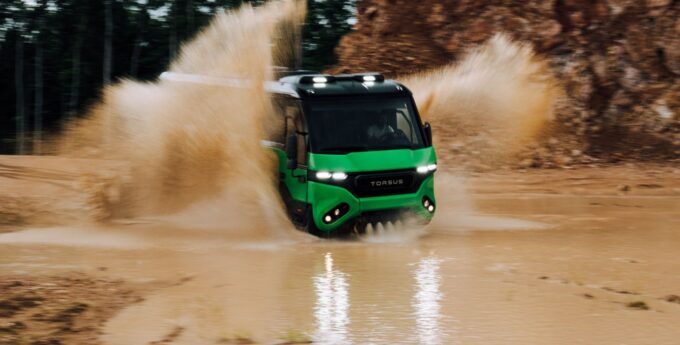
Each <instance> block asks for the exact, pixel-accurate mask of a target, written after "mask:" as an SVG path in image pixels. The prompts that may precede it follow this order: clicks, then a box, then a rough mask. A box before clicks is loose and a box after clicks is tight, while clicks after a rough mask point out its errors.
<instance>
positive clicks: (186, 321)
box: [0, 172, 680, 344]
mask: <svg viewBox="0 0 680 345" xmlns="http://www.w3.org/2000/svg"><path fill="white" fill-rule="evenodd" d="M579 175H580V176H581V178H580V179H579V178H575V176H579ZM565 176H569V178H566V179H556V178H555V177H550V176H547V177H546V176H543V175H540V174H536V175H533V176H531V175H530V176H525V175H520V174H517V173H513V174H509V175H504V176H497V177H494V178H489V177H486V176H481V177H472V178H468V179H467V180H464V181H462V180H460V179H459V178H458V177H450V176H449V177H446V176H444V175H442V176H441V178H440V179H439V180H440V181H441V183H440V185H441V186H442V187H441V188H445V189H443V190H440V205H442V206H441V209H440V210H439V214H438V218H437V220H436V221H435V222H434V223H433V224H432V226H431V227H430V228H429V229H428V231H427V234H426V235H424V236H422V237H419V238H414V237H413V236H409V235H408V234H406V235H404V236H386V235H383V236H380V235H376V236H375V237H374V238H372V239H371V241H370V242H367V241H351V242H337V241H320V240H314V239H309V240H304V239H303V240H297V241H295V242H293V241H265V242H262V241H256V240H253V239H249V238H248V237H247V236H245V237H239V238H233V237H232V238H230V237H225V235H224V232H220V231H219V230H218V229H211V228H210V227H201V228H192V227H184V228H180V227H178V226H177V225H172V226H171V225H169V224H171V222H169V221H168V220H167V219H135V220H129V221H126V222H119V223H117V224H113V225H111V226H109V227H107V228H93V227H88V226H83V227H73V226H70V227H64V228H47V229H28V230H24V231H19V232H14V233H7V234H3V235H0V271H2V272H4V273H8V274H9V273H12V274H15V273H24V274H42V273H48V274H55V273H59V272H67V271H68V272H71V271H80V272H86V273H89V274H93V275H103V276H106V277H109V278H122V279H125V280H129V281H165V282H169V283H168V284H167V285H168V286H167V287H165V288H162V289H159V290H156V291H155V292H153V293H151V294H150V295H148V296H147V297H146V298H145V300H144V301H142V302H140V303H138V304H135V305H132V306H130V307H128V308H127V309H124V310H123V311H122V312H121V313H120V314H119V315H118V316H117V317H115V318H113V319H112V320H110V321H109V322H108V323H107V325H106V327H105V329H104V334H103V336H102V340H103V341H104V342H105V343H106V344H148V343H149V342H152V341H158V340H161V339H164V338H168V337H169V338H170V339H172V343H176V344H212V343H218V342H219V341H220V340H222V341H224V340H227V339H232V340H233V339H235V338H238V337H245V338H250V339H253V340H255V341H256V342H258V343H263V344H274V343H280V342H283V341H285V340H291V339H295V338H297V339H299V338H303V339H311V340H314V341H315V342H317V343H321V344H370V343H374V344H398V343H403V344H415V343H420V344H508V343H513V344H574V343H578V344H652V343H653V344H677V340H678V339H680V328H678V327H677V323H678V320H680V304H677V303H671V302H667V301H665V300H663V298H664V297H666V296H668V295H673V294H675V295H680V274H678V272H679V271H680V263H679V262H678V261H677V253H678V250H679V249H680V202H678V201H679V200H680V199H679V194H680V193H679V192H678V190H677V189H673V188H669V187H667V186H664V189H662V190H660V191H658V192H654V193H647V192H645V191H644V190H642V191H641V192H639V193H638V192H637V190H636V189H633V191H631V192H630V193H628V194H621V193H618V192H617V191H616V188H609V187H608V186H607V183H612V182H611V181H610V182H601V181H599V180H598V177H597V176H583V173H578V172H574V173H569V174H568V175H565ZM605 176H606V174H605ZM562 177H564V176H562ZM671 177H672V176H671ZM673 180H675V181H677V178H675V179H671V180H669V181H670V183H672V181H673ZM546 181H550V182H546ZM564 181H578V182H570V183H571V184H570V185H569V186H565V185H564V184H563V182H564ZM561 183H562V184H561ZM588 183H590V184H592V185H593V186H594V187H591V188H586V189H587V190H588V192H579V190H580V189H579V188H581V187H582V186H587V185H588ZM537 185H540V187H539V188H537V187H536V186H537ZM462 186H472V187H471V188H470V190H468V191H465V190H464V189H463V188H462ZM603 186H604V187H603ZM554 188H559V189H561V190H562V192H561V193H555V192H551V190H552V189H554ZM598 188H600V189H599V190H598ZM466 195H467V196H466ZM172 224H176V222H172ZM402 231H407V230H405V229H402ZM383 239H384V241H382V240H383ZM395 239H396V240H395ZM637 301H642V302H645V304H646V305H647V306H648V307H649V310H637V309H633V308H629V307H627V306H626V305H627V304H628V303H631V302H637ZM169 335H170V336H169Z"/></svg>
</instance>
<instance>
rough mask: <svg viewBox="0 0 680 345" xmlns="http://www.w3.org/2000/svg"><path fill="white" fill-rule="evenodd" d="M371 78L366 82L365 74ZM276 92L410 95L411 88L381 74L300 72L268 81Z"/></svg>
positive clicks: (299, 94)
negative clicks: (275, 80)
mask: <svg viewBox="0 0 680 345" xmlns="http://www.w3.org/2000/svg"><path fill="white" fill-rule="evenodd" d="M365 76H366V77H368V78H367V79H369V80H373V79H374V80H375V81H364V80H363V78H364V77H365ZM314 78H326V80H327V82H325V83H314V82H313V80H314ZM267 90H268V91H269V92H272V93H279V94H286V95H289V96H292V97H296V98H313V97H323V96H340V95H372V94H395V95H398V94H402V95H403V94H407V95H408V94H410V91H409V90H408V89H407V88H406V87H404V86H403V85H401V84H399V83H398V82H396V81H394V80H384V77H383V76H382V75H380V74H377V73H357V74H340V75H328V74H296V75H290V76H287V77H283V78H281V79H279V80H278V81H277V82H270V83H268V84H267Z"/></svg>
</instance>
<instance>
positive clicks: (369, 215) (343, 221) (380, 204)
mask: <svg viewBox="0 0 680 345" xmlns="http://www.w3.org/2000/svg"><path fill="white" fill-rule="evenodd" d="M308 188H309V189H308V193H309V194H308V196H307V197H308V200H309V202H310V203H311V204H312V205H313V206H312V219H313V221H314V224H315V225H316V227H317V228H318V229H319V230H321V231H324V232H331V231H334V230H337V229H339V228H341V227H343V226H348V225H354V224H355V223H357V222H367V221H369V222H372V221H374V220H375V221H377V220H380V219H381V218H384V219H385V220H392V218H393V217H394V216H395V214H396V213H401V212H408V213H411V214H415V215H416V216H417V217H418V218H419V219H421V220H422V221H423V222H424V223H429V221H430V220H431V219H432V217H433V216H434V212H432V213H431V212H429V211H428V210H426V209H425V207H423V203H422V200H423V198H424V197H427V198H429V199H430V200H431V202H432V203H433V204H434V205H436V200H435V197H434V174H432V175H430V176H428V177H427V178H426V179H425V180H423V182H422V183H421V185H420V187H419V188H418V190H417V191H416V192H415V193H409V194H394V195H384V196H375V197H362V198H358V197H355V196H354V195H353V194H352V193H351V192H350V191H348V190H347V189H345V188H343V187H338V186H334V185H331V184H325V183H319V182H314V181H310V182H309V186H308ZM342 203H345V204H347V205H349V210H348V211H347V213H346V214H344V215H343V216H342V217H340V218H338V219H336V220H334V221H333V222H332V223H330V224H326V223H325V222H324V221H323V218H324V216H325V215H326V214H327V213H328V212H329V211H331V210H332V209H334V208H335V207H337V206H338V205H340V204H342Z"/></svg>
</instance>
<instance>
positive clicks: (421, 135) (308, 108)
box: [303, 93, 431, 155]
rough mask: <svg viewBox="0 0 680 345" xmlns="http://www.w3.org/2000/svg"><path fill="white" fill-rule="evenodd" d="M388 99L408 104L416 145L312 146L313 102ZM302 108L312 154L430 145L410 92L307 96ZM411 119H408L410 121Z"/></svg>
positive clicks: (341, 153)
mask: <svg viewBox="0 0 680 345" xmlns="http://www.w3.org/2000/svg"><path fill="white" fill-rule="evenodd" d="M390 99H395V100H403V101H404V102H405V103H406V105H407V106H408V110H409V111H410V112H411V115H412V117H413V120H414V123H413V127H414V134H415V135H416V136H418V141H419V144H417V145H411V146H410V147H398V148H395V147H370V148H368V149H366V150H358V149H348V150H338V151H332V152H327V151H319V150H318V149H317V148H316V147H314V143H313V140H312V136H314V133H311V131H312V124H313V123H314V121H315V119H314V113H313V112H312V107H313V105H314V104H318V103H326V102H331V103H335V104H337V103H348V102H366V101H369V102H370V101H371V100H380V101H384V100H390ZM303 110H304V114H305V118H306V121H305V122H306V126H307V133H308V141H307V145H308V146H307V148H308V152H309V153H314V154H328V155H346V154H349V153H353V152H372V151H389V150H420V149H424V148H428V147H430V146H431V145H430V143H428V142H427V140H426V134H425V129H424V126H423V122H422V121H421V118H420V113H419V112H418V108H417V107H416V104H415V101H414V100H413V96H412V95H411V94H410V93H398V94H370V95H337V96H336V95H333V96H321V97H319V96H317V97H314V98H308V99H306V100H305V101H304V102H303ZM410 120H411V119H409V121H410Z"/></svg>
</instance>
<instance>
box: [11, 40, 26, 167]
mask: <svg viewBox="0 0 680 345" xmlns="http://www.w3.org/2000/svg"><path fill="white" fill-rule="evenodd" d="M14 88H15V90H16V118H15V121H16V123H15V124H16V152H17V154H20V155H23V154H24V126H25V123H26V119H25V116H24V115H25V114H24V110H25V109H24V38H23V37H22V30H21V29H19V30H17V41H16V48H15V52H14Z"/></svg>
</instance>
